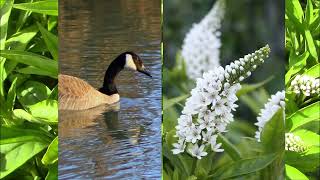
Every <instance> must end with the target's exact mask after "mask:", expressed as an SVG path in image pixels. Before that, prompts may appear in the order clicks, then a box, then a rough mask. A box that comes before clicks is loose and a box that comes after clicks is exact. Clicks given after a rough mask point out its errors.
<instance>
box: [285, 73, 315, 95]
mask: <svg viewBox="0 0 320 180" xmlns="http://www.w3.org/2000/svg"><path fill="white" fill-rule="evenodd" d="M291 88H292V90H293V91H294V92H295V93H296V94H300V93H302V94H304V95H305V96H311V95H314V94H319V92H320V79H316V78H313V77H310V76H306V75H297V76H296V77H295V78H294V79H293V81H292V82H291Z"/></svg>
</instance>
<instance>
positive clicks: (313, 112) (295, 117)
mask: <svg viewBox="0 0 320 180" xmlns="http://www.w3.org/2000/svg"><path fill="white" fill-rule="evenodd" d="M319 108H320V102H315V103H313V104H311V105H309V106H307V107H304V108H302V109H300V110H298V111H297V112H295V113H294V114H292V115H291V116H290V117H288V118H287V119H286V130H287V131H289V132H291V131H293V130H295V129H297V128H299V127H300V126H302V125H304V124H307V123H309V122H311V121H319V120H320V117H319Z"/></svg>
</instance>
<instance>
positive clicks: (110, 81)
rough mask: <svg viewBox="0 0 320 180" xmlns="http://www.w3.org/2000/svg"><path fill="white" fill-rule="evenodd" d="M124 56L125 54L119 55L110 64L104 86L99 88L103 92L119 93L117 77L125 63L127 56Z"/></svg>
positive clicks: (109, 93) (108, 93)
mask: <svg viewBox="0 0 320 180" xmlns="http://www.w3.org/2000/svg"><path fill="white" fill-rule="evenodd" d="M122 56H123V55H120V56H118V57H117V58H116V59H115V60H114V61H112V62H111V64H110V65H109V67H108V69H107V71H106V73H105V75H104V81H103V86H102V87H101V88H100V89H99V91H100V92H101V93H104V94H106V95H112V94H118V90H117V87H116V84H115V79H116V77H117V75H118V74H119V72H120V71H121V70H122V69H123V67H124V65H125V57H122Z"/></svg>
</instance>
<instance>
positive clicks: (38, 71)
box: [15, 66, 58, 79]
mask: <svg viewBox="0 0 320 180" xmlns="http://www.w3.org/2000/svg"><path fill="white" fill-rule="evenodd" d="M15 71H16V72H19V73H21V74H35V75H40V76H48V77H51V78H54V79H57V78H58V76H57V74H56V73H52V72H48V71H46V70H42V69H39V68H36V67H34V66H28V67H25V68H20V69H16V70H15Z"/></svg>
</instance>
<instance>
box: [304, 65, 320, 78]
mask: <svg viewBox="0 0 320 180" xmlns="http://www.w3.org/2000/svg"><path fill="white" fill-rule="evenodd" d="M304 75H307V76H311V77H314V78H319V77H320V64H317V65H314V66H312V67H311V68H310V69H308V70H307V71H306V72H305V73H304Z"/></svg>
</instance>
